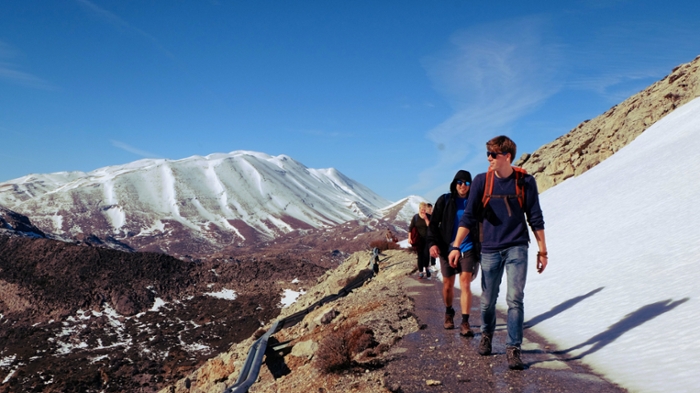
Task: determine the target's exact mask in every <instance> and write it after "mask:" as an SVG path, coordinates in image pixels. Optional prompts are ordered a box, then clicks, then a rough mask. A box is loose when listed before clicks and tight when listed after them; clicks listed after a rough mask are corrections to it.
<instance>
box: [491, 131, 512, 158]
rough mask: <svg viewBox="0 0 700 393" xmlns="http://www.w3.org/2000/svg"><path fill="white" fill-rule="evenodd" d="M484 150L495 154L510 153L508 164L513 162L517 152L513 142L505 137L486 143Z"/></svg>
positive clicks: (498, 137)
mask: <svg viewBox="0 0 700 393" xmlns="http://www.w3.org/2000/svg"><path fill="white" fill-rule="evenodd" d="M486 149H487V150H488V151H493V152H497V153H510V162H513V160H515V152H516V151H517V147H516V146H515V142H513V140H512V139H510V138H508V137H507V136H505V135H501V136H497V137H495V138H493V139H491V140H490V141H488V142H486Z"/></svg>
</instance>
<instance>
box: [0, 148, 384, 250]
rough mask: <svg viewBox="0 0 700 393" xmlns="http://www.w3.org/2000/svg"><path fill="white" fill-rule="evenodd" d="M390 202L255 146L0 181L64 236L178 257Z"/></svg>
mask: <svg viewBox="0 0 700 393" xmlns="http://www.w3.org/2000/svg"><path fill="white" fill-rule="evenodd" d="M390 203H391V202H390V201H388V200H386V199H384V198H382V197H380V196H379V195H377V194H375V193H374V192H372V191H371V190H370V189H368V188H367V187H365V186H363V185H361V184H359V183H357V182H355V181H353V180H352V179H349V178H348V177H346V176H344V175H343V174H342V173H340V172H338V171H337V170H335V169H333V168H331V169H311V168H307V167H306V166H304V165H303V164H301V163H299V162H297V161H295V160H293V159H292V158H290V157H288V156H285V155H280V156H276V157H273V156H270V155H267V154H264V153H257V152H250V151H234V152H231V153H228V154H212V155H208V156H206V157H201V156H193V157H189V158H185V159H181V160H165V159H157V160H156V159H147V160H140V161H135V162H132V163H130V164H126V165H119V166H112V167H106V168H101V169H97V170H95V171H92V172H89V173H82V172H70V173H68V172H64V173H54V174H48V175H29V176H25V177H22V178H19V179H15V180H11V181H8V182H5V183H0V205H2V206H5V207H7V208H9V209H12V210H14V211H16V212H18V213H20V214H23V215H26V216H28V217H30V219H31V221H32V223H34V224H35V225H36V226H37V227H38V228H40V229H41V230H43V231H45V232H48V233H53V234H56V235H59V236H65V237H71V238H80V237H86V236H90V235H93V234H94V235H97V236H99V237H101V238H106V237H112V238H114V239H116V240H118V241H122V242H124V243H126V244H128V245H129V246H131V247H133V248H134V249H139V250H144V251H162V252H166V253H170V254H174V255H178V254H180V255H182V254H188V253H189V254H196V253H202V252H211V251H214V250H218V249H220V248H221V247H222V246H223V245H246V244H251V243H254V242H257V241H261V240H270V239H274V238H276V237H278V236H279V235H282V234H285V233H289V232H291V231H293V230H295V229H310V228H320V227H327V226H332V225H335V224H338V223H342V222H346V221H349V220H356V219H363V218H369V217H373V216H375V215H377V214H378V210H379V209H380V208H382V207H385V206H387V205H389V204H390Z"/></svg>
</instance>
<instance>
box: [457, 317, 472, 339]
mask: <svg viewBox="0 0 700 393" xmlns="http://www.w3.org/2000/svg"><path fill="white" fill-rule="evenodd" d="M459 334H460V335H462V336H464V337H474V331H473V330H472V328H471V326H469V322H464V321H462V324H461V325H459Z"/></svg>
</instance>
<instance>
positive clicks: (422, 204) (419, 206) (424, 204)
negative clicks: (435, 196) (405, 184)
mask: <svg viewBox="0 0 700 393" xmlns="http://www.w3.org/2000/svg"><path fill="white" fill-rule="evenodd" d="M421 207H428V204H427V203H426V202H421V203H419V204H418V209H420V208H421Z"/></svg>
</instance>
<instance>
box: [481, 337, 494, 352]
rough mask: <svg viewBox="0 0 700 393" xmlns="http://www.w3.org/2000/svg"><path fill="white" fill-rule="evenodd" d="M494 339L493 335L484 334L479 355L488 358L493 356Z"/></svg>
mask: <svg viewBox="0 0 700 393" xmlns="http://www.w3.org/2000/svg"><path fill="white" fill-rule="evenodd" d="M492 338H493V333H491V334H488V333H482V334H481V341H479V355H481V356H488V355H490V354H491V339H492Z"/></svg>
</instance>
